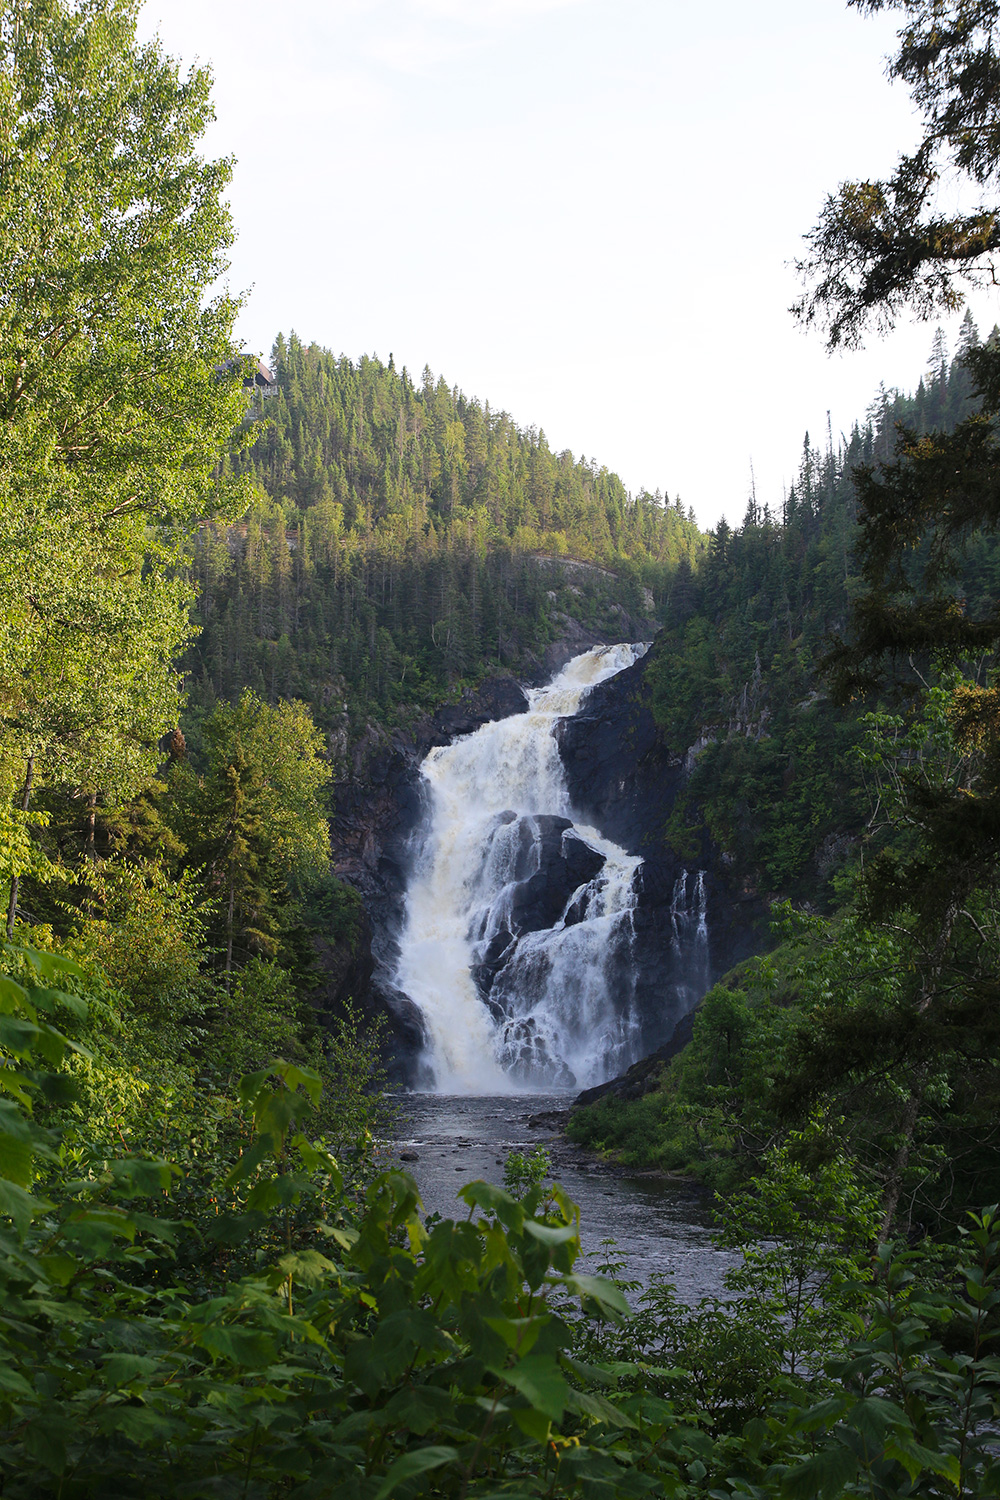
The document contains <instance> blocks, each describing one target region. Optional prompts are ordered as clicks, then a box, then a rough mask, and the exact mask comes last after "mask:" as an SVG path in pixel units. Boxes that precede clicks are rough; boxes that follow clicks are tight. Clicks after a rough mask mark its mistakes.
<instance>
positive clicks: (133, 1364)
mask: <svg viewBox="0 0 1000 1500" xmlns="http://www.w3.org/2000/svg"><path fill="white" fill-rule="evenodd" d="M162 1368H163V1366H162V1364H161V1362H160V1360H158V1359H152V1358H151V1357H150V1356H149V1355H147V1354H109V1355H108V1357H107V1359H106V1360H105V1361H104V1364H103V1365H102V1366H101V1373H102V1374H103V1376H104V1379H105V1381H106V1383H107V1385H108V1386H109V1387H110V1389H111V1390H113V1391H117V1390H119V1389H120V1388H121V1387H122V1386H123V1385H133V1384H136V1383H138V1384H141V1385H146V1384H147V1383H148V1381H149V1380H150V1379H151V1377H152V1376H153V1375H155V1374H156V1373H157V1371H159V1370H160V1369H162Z"/></svg>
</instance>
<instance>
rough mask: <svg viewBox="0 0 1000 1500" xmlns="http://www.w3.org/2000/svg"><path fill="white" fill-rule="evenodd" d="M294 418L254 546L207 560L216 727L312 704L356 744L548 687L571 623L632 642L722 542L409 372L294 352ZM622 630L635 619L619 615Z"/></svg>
mask: <svg viewBox="0 0 1000 1500" xmlns="http://www.w3.org/2000/svg"><path fill="white" fill-rule="evenodd" d="M272 363H273V367H274V373H275V376H276V379H277V381H278V384H279V386H280V390H281V395H280V397H279V399H277V400H276V401H274V402H272V403H271V404H270V412H271V418H270V420H269V422H268V424H267V426H266V429H265V430H264V431H262V432H261V435H260V438H259V440H258V442H257V444H256V445H255V447H254V449H253V452H252V454H250V455H249V457H248V458H247V459H246V460H245V461H244V462H243V465H242V469H243V471H244V472H246V473H247V474H248V475H252V477H253V480H254V481H255V484H256V486H257V489H256V491H255V496H256V498H255V503H254V505H253V507H252V508H251V510H250V511H249V513H248V514H247V516H246V518H245V519H244V520H243V521H242V522H241V523H240V524H239V525H237V526H231V527H224V526H218V527H212V528H205V529H203V530H202V531H201V532H199V534H198V537H197V540H196V544H195V546H194V549H193V553H192V556H191V577H192V579H193V581H194V582H195V583H196V585H197V588H198V592H199V604H198V622H199V625H200V627H201V633H200V636H199V639H198V642H197V643H196V644H195V645H194V646H193V647H192V649H191V651H190V653H189V656H188V665H189V667H190V672H191V686H192V696H193V699H194V702H195V703H196V705H197V706H198V707H211V706H212V704H213V703H214V702H215V701H216V699H218V698H220V697H221V698H235V697H236V696H237V694H238V693H239V692H240V690H241V689H242V688H243V687H245V686H247V685H250V686H252V687H253V688H254V689H255V690H256V691H257V692H258V693H259V694H260V695H261V696H262V697H265V698H268V699H270V700H272V701H273V700H275V699H277V698H281V697H293V696H294V697H299V698H302V699H304V700H306V701H307V702H308V703H309V704H310V707H311V710H312V713H313V715H314V717H315V719H316V722H317V723H319V724H321V725H322V726H323V727H324V728H325V729H327V730H329V731H330V732H331V733H332V735H333V736H334V743H335V744H336V743H339V742H340V741H341V739H342V738H343V736H344V734H345V731H346V729H347V728H348V720H349V719H350V721H351V722H353V723H354V724H357V723H358V721H360V720H361V719H362V718H363V717H364V716H365V715H366V714H374V715H375V716H377V717H378V718H379V719H383V720H384V719H390V720H391V719H392V718H394V717H396V716H399V715H405V714H407V713H410V712H412V711H413V709H414V708H415V707H417V708H422V709H427V708H434V707H436V706H437V705H438V704H440V702H441V701H442V700H443V699H444V698H445V697H447V696H448V695H449V694H450V693H451V692H453V691H454V690H455V689H456V688H457V687H459V686H461V685H462V684H463V683H466V682H471V681H475V680H478V679H479V678H481V677H482V676H484V675H485V674H486V673H488V672H490V671H496V670H497V669H498V668H499V669H513V670H515V671H517V670H531V668H532V667H533V666H535V665H536V664H537V652H538V651H539V650H540V649H541V648H543V647H544V646H545V645H546V644H547V643H548V641H549V640H551V639H552V637H553V635H554V634H556V633H557V631H558V629H559V628H560V617H561V616H565V615H566V614H570V615H573V616H574V617H575V618H578V619H582V620H585V621H586V622H587V623H589V624H591V625H592V626H594V627H595V628H596V629H599V630H604V631H607V632H609V633H611V634H612V635H620V631H621V616H620V611H621V608H622V607H623V606H624V608H626V609H627V610H628V611H629V612H630V613H632V614H633V615H638V616H648V615H649V613H650V608H651V606H650V602H649V600H648V598H647V595H646V594H645V592H644V590H645V589H649V590H651V592H652V596H653V602H652V607H653V608H655V606H656V605H657V604H658V603H659V602H660V600H661V599H662V597H663V595H664V590H665V589H666V588H667V587H668V586H669V581H670V579H671V578H672V577H673V574H674V572H675V571H676V569H677V568H678V567H679V566H680V564H681V563H682V562H684V563H686V564H688V565H690V564H691V563H692V562H693V561H694V560H695V559H696V558H697V556H698V554H699V553H700V551H701V550H702V548H703V546H704V542H703V539H702V536H701V534H700V533H699V531H698V529H697V527H696V526H695V525H694V524H693V520H692V519H690V518H688V517H686V516H685V515H684V514H683V513H682V512H681V510H680V509H679V508H678V507H677V506H676V505H668V504H666V503H665V502H664V500H663V497H662V496H660V495H659V494H657V495H647V494H645V493H643V494H641V495H639V496H638V497H637V498H635V499H632V498H630V497H629V496H628V494H627V493H626V491H625V489H624V487H623V486H622V484H621V481H620V480H619V479H618V478H617V476H616V475H614V474H609V473H608V472H607V470H605V469H598V468H596V467H594V466H593V465H592V464H588V463H586V462H584V461H583V460H579V461H578V460H574V459H573V457H572V455H571V454H569V453H560V454H555V453H553V452H552V451H551V450H550V449H549V447H548V444H547V443H546V441H545V437H544V434H542V433H539V432H537V431H535V430H534V429H533V430H531V431H529V432H521V431H520V430H519V429H518V428H516V427H515V425H514V424H513V422H512V421H511V419H510V418H509V417H508V416H507V415H506V414H505V413H500V412H494V411H492V410H491V409H490V408H489V407H488V406H486V407H484V406H481V405H480V404H479V403H478V402H476V401H472V400H469V399H468V398H467V397H465V396H463V395H462V394H461V393H460V392H459V391H457V390H453V389H451V388H449V387H448V386H446V385H445V383H444V381H443V380H438V381H436V382H435V381H434V380H433V379H432V378H431V376H430V372H425V374H424V379H423V381H422V382H421V383H420V384H416V383H415V382H414V381H413V380H412V379H411V378H410V376H409V375H408V374H407V372H406V371H405V370H404V371H397V370H396V369H395V368H394V367H393V365H392V364H391V363H390V364H389V365H388V366H386V365H383V364H381V363H380V362H379V361H378V360H376V359H370V358H363V359H362V360H361V361H360V362H359V363H358V364H354V363H352V361H350V360H348V359H346V358H337V357H335V356H334V355H332V354H330V353H329V352H327V351H325V350H322V349H320V348H317V347H316V346H306V345H303V344H302V343H301V342H300V341H299V340H298V339H297V338H295V337H294V335H293V336H291V337H289V338H287V339H286V338H284V337H281V338H279V339H278V341H277V343H276V345H275V349H274V354H273V360H272ZM616 611H617V613H616Z"/></svg>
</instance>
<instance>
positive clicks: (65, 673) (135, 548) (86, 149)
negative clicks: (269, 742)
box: [0, 0, 245, 811]
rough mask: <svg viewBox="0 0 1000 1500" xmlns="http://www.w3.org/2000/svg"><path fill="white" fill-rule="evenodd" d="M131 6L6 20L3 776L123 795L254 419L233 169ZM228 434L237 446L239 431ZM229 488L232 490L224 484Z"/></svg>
mask: <svg viewBox="0 0 1000 1500" xmlns="http://www.w3.org/2000/svg"><path fill="white" fill-rule="evenodd" d="M137 9H138V6H137V4H135V3H132V0H84V3H81V4H70V3H68V0H8V3H6V4H4V5H3V6H2V7H0V708H2V715H3V729H2V734H0V778H2V780H3V783H4V785H5V790H7V791H8V792H10V790H11V789H12V788H15V787H16V788H17V792H18V802H19V803H20V804H22V808H21V810H22V811H24V810H25V809H26V808H27V803H28V799H29V796H30V795H31V794H32V789H33V788H34V789H36V790H37V788H38V787H39V786H41V785H45V784H46V783H49V784H52V783H59V784H63V785H65V786H67V787H69V788H71V789H72V790H73V791H74V793H75V794H76V795H78V796H81V797H84V798H93V797H95V796H96V795H97V794H99V793H100V794H103V795H104V796H106V797H110V798H115V797H118V796H121V795H124V794H127V793H129V792H133V791H134V790H135V789H136V787H137V786H138V784H139V782H140V781H141V779H142V777H143V776H144V775H146V774H148V772H149V770H150V769H151V768H152V766H153V764H155V746H156V742H157V740H158V739H159V738H160V736H161V735H162V734H163V733H164V731H165V730H166V729H167V728H169V726H170V725H171V723H173V722H176V715H177V693H178V676H177V671H176V667H175V665H174V662H175V658H176V656H177V653H178V651H179V650H180V648H181V646H182V645H183V643H184V642H185V641H186V640H187V639H188V638H189V635H190V623H189V608H190V600H191V594H190V589H189V588H188V587H187V586H186V585H185V584H184V583H183V582H182V581H180V580H179V579H178V578H177V576H176V575H175V573H174V572H173V571H172V564H173V563H174V561H175V559H176V556H177V548H178V545H179V543H180V541H181V539H182V537H183V536H184V535H185V534H186V533H187V532H189V531H190V529H191V528H192V527H193V526H194V525H195V524H196V522H197V520H198V519H199V518H200V517H202V516H204V515H206V514H209V513H214V512H217V511H219V510H220V509H224V508H225V506H226V504H227V503H228V502H227V496H226V493H225V486H223V485H221V484H220V481H219V478H218V474H217V466H218V463H219V458H220V455H221V453H222V452H223V451H224V450H225V449H226V448H227V446H228V445H229V444H230V441H231V439H232V436H233V434H234V432H236V433H238V432H239V431H240V428H241V420H242V416H243V411H244V402H243V395H242V392H241V390H240V380H239V379H236V380H224V379H222V380H220V379H219V378H218V376H217V374H216V366H217V365H219V363H220V362H221V361H224V360H225V359H227V358H229V357H230V356H231V355H232V352H233V351H232V345H231V329H232V322H233V317H234V314H235V310H236V302H235V301H234V299H233V298H232V297H231V296H230V295H228V294H227V293H221V294H217V295H211V294H210V289H211V287H212V286H213V283H214V282H215V281H216V279H217V278H218V276H219V275H220V273H221V272H222V271H223V270H224V269H225V265H226V260H225V253H226V249H227V247H228V245H229V243H230V241H231V238H232V229H231V224H230V220H229V214H228V210H227V209H226V207H225V205H224V203H223V197H222V195H223V193H224V191H225V188H226V185H227V183H228V181H229V173H230V168H229V163H228V162H226V161H217V162H212V161H206V160H204V159H203V158H202V157H201V156H200V155H199V152H198V141H199V137H200V136H201V134H202V133H203V131H204V129H205V126H206V124H207V123H208V121H209V120H210V119H211V105H210V102H209V86H210V78H209V75H208V73H207V72H206V71H205V70H204V69H193V70H192V71H191V72H189V73H188V74H186V75H184V76H182V75H181V73H180V72H179V71H178V68H177V66H176V65H175V64H174V63H173V62H171V61H170V59H168V58H167V57H165V56H164V55H163V53H162V51H161V49H160V47H159V45H158V44H157V43H149V44H147V45H144V46H140V45H139V44H138V43H137V41H136V36H135V22H136V13H137ZM237 441H238V442H242V441H245V438H239V439H237ZM229 488H230V490H231V491H232V492H233V493H235V492H236V488H238V487H234V486H233V485H232V483H230V486H229Z"/></svg>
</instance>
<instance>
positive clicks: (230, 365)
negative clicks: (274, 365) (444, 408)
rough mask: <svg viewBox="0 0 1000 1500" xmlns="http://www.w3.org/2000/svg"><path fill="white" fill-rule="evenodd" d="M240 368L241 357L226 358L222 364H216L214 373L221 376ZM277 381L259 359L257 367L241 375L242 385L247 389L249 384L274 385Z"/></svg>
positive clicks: (259, 385)
mask: <svg viewBox="0 0 1000 1500" xmlns="http://www.w3.org/2000/svg"><path fill="white" fill-rule="evenodd" d="M241 369H243V360H242V359H227V360H226V361H225V362H224V363H223V364H221V365H216V367H215V373H216V375H218V376H219V377H220V378H221V377H222V376H223V375H228V374H230V373H231V372H234V371H236V370H241ZM277 383H278V382H277V381H276V380H275V378H274V376H273V375H272V374H271V371H270V370H269V369H268V368H267V365H266V364H265V363H264V361H263V360H261V359H259V360H258V361H257V368H256V369H255V370H253V371H251V373H250V374H249V375H244V376H243V385H244V387H245V388H246V389H249V388H250V387H251V386H257V387H258V388H260V387H271V386H276V385H277Z"/></svg>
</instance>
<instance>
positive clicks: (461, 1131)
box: [396, 1093, 733, 1305]
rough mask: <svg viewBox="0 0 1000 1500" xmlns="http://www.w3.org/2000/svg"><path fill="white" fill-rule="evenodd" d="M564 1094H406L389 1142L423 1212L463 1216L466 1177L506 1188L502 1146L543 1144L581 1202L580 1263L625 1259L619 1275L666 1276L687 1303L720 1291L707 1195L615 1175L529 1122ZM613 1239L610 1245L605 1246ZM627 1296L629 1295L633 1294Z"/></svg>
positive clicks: (720, 1256)
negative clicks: (417, 1191)
mask: <svg viewBox="0 0 1000 1500" xmlns="http://www.w3.org/2000/svg"><path fill="white" fill-rule="evenodd" d="M571 1097H572V1096H571V1095H567V1094H510V1093H504V1094H498V1095H493V1096H491V1095H483V1094H480V1095H473V1096H469V1095H448V1094H404V1095H402V1096H401V1098H400V1106H401V1108H400V1118H399V1122H398V1126H397V1132H396V1147H397V1150H398V1151H399V1152H401V1153H406V1154H407V1155H408V1156H416V1158H417V1160H415V1161H405V1162H404V1163H403V1165H404V1166H405V1168H406V1170H407V1171H409V1172H412V1174H413V1176H414V1177H415V1178H416V1181H417V1183H418V1185H419V1187H420V1192H421V1196H422V1198H423V1201H424V1207H425V1210H426V1211H427V1213H439V1214H441V1216H442V1217H443V1218H464V1217H465V1216H466V1214H467V1213H468V1209H467V1208H466V1206H465V1204H464V1203H463V1202H462V1201H461V1200H460V1199H458V1198H457V1197H456V1194H457V1192H458V1189H459V1188H460V1187H461V1186H462V1185H463V1183H466V1182H472V1181H474V1180H475V1179H476V1178H483V1179H484V1180H485V1181H487V1182H492V1183H495V1184H496V1185H497V1186H500V1187H502V1186H503V1163H504V1161H505V1159H506V1156H507V1153H508V1152H509V1151H524V1152H530V1151H533V1150H534V1149H535V1147H536V1146H539V1145H542V1146H544V1147H545V1148H546V1149H547V1150H548V1151H549V1153H550V1155H551V1157H552V1173H551V1176H552V1178H553V1179H554V1180H555V1181H556V1182H559V1183H561V1185H562V1186H563V1187H564V1188H565V1189H566V1191H567V1192H568V1193H569V1195H570V1197H571V1198H572V1199H573V1201H574V1202H575V1203H578V1204H579V1205H580V1228H581V1239H582V1242H583V1248H584V1252H585V1254H586V1255H587V1257H588V1258H587V1260H586V1262H585V1269H587V1270H589V1271H591V1272H595V1271H596V1269H597V1266H598V1265H599V1263H600V1262H601V1261H602V1260H604V1259H611V1260H617V1261H621V1262H623V1263H624V1267H623V1270H622V1272H621V1273H620V1274H621V1275H622V1276H624V1277H627V1278H628V1279H630V1280H634V1281H638V1282H641V1283H642V1284H643V1285H644V1286H645V1285H648V1284H649V1282H650V1280H651V1279H652V1278H653V1277H666V1279H667V1280H668V1281H672V1282H673V1283H674V1285H675V1286H676V1288H677V1292H678V1295H679V1296H680V1297H681V1298H682V1299H683V1300H684V1301H685V1302H686V1303H688V1304H689V1305H693V1304H695V1303H696V1302H697V1301H698V1300H699V1298H701V1297H708V1296H714V1295H721V1294H722V1278H723V1276H724V1274H725V1272H726V1270H727V1268H728V1267H729V1266H730V1265H731V1264H733V1257H732V1256H730V1255H728V1254H726V1253H724V1252H722V1251H719V1250H716V1249H715V1247H714V1246H713V1244H712V1200H711V1198H710V1197H709V1196H707V1195H706V1194H704V1193H701V1192H698V1191H697V1190H696V1189H694V1188H690V1187H687V1186H684V1185H675V1184H673V1183H667V1182H664V1180H663V1179H661V1178H656V1177H647V1176H641V1175H633V1176H628V1175H619V1174H618V1173H617V1172H612V1171H610V1170H609V1169H608V1168H607V1167H606V1166H604V1165H603V1164H602V1163H600V1162H598V1161H597V1160H596V1159H593V1158H590V1157H589V1156H588V1155H587V1153H585V1152H582V1151H577V1150H575V1149H574V1148H572V1147H571V1146H569V1145H567V1143H566V1142H565V1141H563V1140H562V1139H561V1137H559V1136H558V1135H556V1134H554V1127H553V1126H551V1125H550V1126H545V1125H542V1126H535V1127H532V1126H530V1125H529V1124H528V1120H529V1119H530V1118H531V1117H532V1116H535V1115H539V1114H545V1113H548V1112H551V1111H562V1110H565V1109H566V1108H567V1107H568V1105H569V1103H570V1099H571ZM609 1240H611V1241H614V1245H613V1246H609V1245H607V1244H602V1242H603V1241H609ZM633 1300H634V1299H633Z"/></svg>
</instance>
